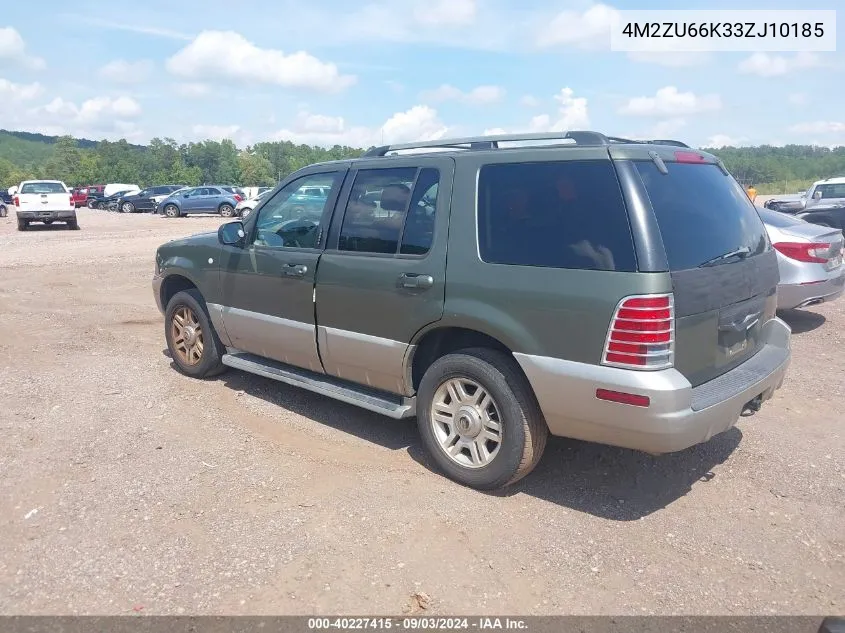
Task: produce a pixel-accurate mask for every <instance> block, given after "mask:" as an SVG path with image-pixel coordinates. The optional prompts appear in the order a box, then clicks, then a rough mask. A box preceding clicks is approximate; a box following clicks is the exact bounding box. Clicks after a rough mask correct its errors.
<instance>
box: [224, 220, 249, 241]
mask: <svg viewBox="0 0 845 633" xmlns="http://www.w3.org/2000/svg"><path fill="white" fill-rule="evenodd" d="M244 238H246V231H244V225H243V223H242V222H240V221H238V222H227V223H226V224H221V225H220V228H219V229H217V240H218V241H219V242H220V243H221V244H223V245H224V246H243V244H244Z"/></svg>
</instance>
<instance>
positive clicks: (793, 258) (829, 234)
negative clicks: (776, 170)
mask: <svg viewBox="0 0 845 633" xmlns="http://www.w3.org/2000/svg"><path fill="white" fill-rule="evenodd" d="M760 217H761V218H762V219H763V223H764V224H765V225H766V230H767V232H768V234H769V239H770V240H771V242H772V245H773V246H774V248H775V250H776V251H777V256H778V270H779V271H780V283H779V284H778V309H781V310H783V309H790V308H805V307H807V306H812V305H817V304H819V303H824V302H826V301H833V300H834V299H838V298H839V297H841V296H842V293H843V290H845V267H843V264H842V258H843V247H845V238H843V235H842V231H839V230H833V229H831V228H829V227H823V226H819V225H816V224H811V223H809V222H807V221H805V220H800V219H798V218H795V217H791V216H789V215H786V214H783V213H778V212H777V211H770V210H768V209H761V210H760Z"/></svg>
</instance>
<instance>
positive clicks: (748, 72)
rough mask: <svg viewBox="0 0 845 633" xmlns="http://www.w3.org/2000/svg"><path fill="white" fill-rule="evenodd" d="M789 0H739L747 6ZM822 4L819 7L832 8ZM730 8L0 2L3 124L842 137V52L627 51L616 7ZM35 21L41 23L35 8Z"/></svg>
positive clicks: (205, 131)
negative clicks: (619, 47) (617, 44)
mask: <svg viewBox="0 0 845 633" xmlns="http://www.w3.org/2000/svg"><path fill="white" fill-rule="evenodd" d="M800 4H802V3H796V2H793V3H791V4H790V3H787V2H782V1H781V0H762V1H761V0H746V1H745V2H744V3H743V7H742V8H744V9H795V8H799V9H800V8H801V7H800V6H798V5H800ZM837 4H838V0H837V1H836V2H834V1H833V0H817V1H815V2H814V3H813V5H812V8H813V9H835V8H836V5H837ZM731 7H732V3H731V1H730V0H708V2H706V3H703V2H700V1H697V0H690V2H689V3H679V2H674V3H673V2H660V1H657V0H639V1H638V2H636V3H635V2H632V0H626V1H625V3H624V7H623V4H622V2H621V0H619V2H618V3H617V4H604V3H597V2H590V1H589V0H583V1H582V0H545V1H540V0H359V1H356V2H346V1H342V0H311V1H310V2H304V1H303V0H296V1H294V0H239V1H238V2H232V1H231V0H179V1H178V2H174V1H173V0H144V1H143V2H138V1H136V0H110V1H105V0H76V1H75V2H73V3H67V2H60V1H58V0H31V1H30V2H28V3H22V2H17V3H7V6H6V7H4V9H3V11H2V12H0V128H5V129H12V130H25V131H32V132H41V133H44V134H51V135H53V134H72V135H75V136H78V137H85V138H90V139H102V138H108V139H118V138H126V139H127V140H129V141H131V142H136V143H146V142H148V141H149V140H150V139H151V138H153V137H161V138H164V137H170V138H174V139H176V140H177V141H179V142H188V141H196V140H202V139H206V138H211V139H221V138H231V139H233V140H234V141H235V142H236V143H237V144H238V146H241V147H243V146H245V145H249V144H253V143H256V142H260V141H267V140H291V141H294V142H298V143H309V144H316V145H324V146H331V145H335V144H341V145H351V146H355V147H367V146H370V145H377V144H381V143H397V142H406V141H415V140H430V139H437V138H443V137H454V136H470V135H479V134H485V133H488V134H489V133H518V132H531V131H536V132H547V131H557V130H569V129H590V130H597V131H601V132H604V133H606V134H608V135H614V136H626V137H637V138H675V139H678V140H683V141H685V142H687V143H689V144H690V145H694V146H699V147H702V146H704V147H721V146H725V145H759V144H773V145H784V144H789V143H812V144H818V145H826V146H835V145H845V108H843V107H842V104H843V103H845V53H843V51H845V47H844V46H843V39H845V36H843V35H842V34H841V33H842V32H843V31H845V29H839V30H838V31H837V52H820V53H806V52H805V53H780V52H767V51H758V52H744V53H738V52H737V53H735V52H720V53H677V52H675V53H625V52H618V51H613V50H611V46H610V24H611V22H612V20H613V18H614V16H615V15H617V13H616V12H617V11H618V10H619V9H622V8H624V9H676V8H701V9H704V8H706V9H726V8H731ZM35 15H37V19H34V16H35Z"/></svg>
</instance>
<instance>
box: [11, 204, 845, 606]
mask: <svg viewBox="0 0 845 633" xmlns="http://www.w3.org/2000/svg"><path fill="white" fill-rule="evenodd" d="M219 222H220V220H219V219H216V218H211V217H191V218H185V219H181V220H167V219H164V218H160V217H153V216H147V215H132V216H126V215H121V214H110V213H105V212H98V211H88V210H81V211H80V224H81V225H82V230H81V231H78V232H71V231H67V230H64V229H63V228H58V229H52V230H31V231H30V232H26V233H19V232H16V231H15V228H14V218H13V217H10V218H7V219H5V220H2V219H0V322H1V323H2V334H3V336H2V338H0V385H2V391H0V412H2V413H0V432H1V433H2V435H0V436H1V437H2V443H0V534H2V538H0V613H4V614H11V613H15V614H36V613H38V614H120V613H133V612H141V613H153V614H164V613H166V614H174V613H192V614H193V613H208V614H224V613H226V614H230V613H237V614H247V613H249V614H267V613H287V614H306V613H347V614H366V613H389V614H400V613H403V612H408V611H411V612H413V611H419V610H420V609H421V608H422V607H425V608H426V612H427V613H436V614H448V613H461V614H467V615H470V614H489V613H499V614H500V613H513V614H560V613H570V614H650V613H655V614H671V613H680V614H695V613H709V614H748V613H753V614H767V613H790V614H807V615H819V614H825V613H843V612H845V527H843V526H845V450H843V449H845V434H843V418H842V410H843V408H845V378H843V377H845V355H843V354H842V351H841V350H842V349H843V339H845V300H843V301H840V302H838V303H833V304H827V305H823V306H818V307H815V308H812V309H811V310H804V311H801V312H793V313H791V314H787V315H785V318H786V319H787V320H788V321H789V322H790V324H791V325H792V326H793V328H794V337H793V341H794V358H793V364H792V367H791V370H790V373H789V377H788V379H787V381H786V383H785V385H784V388H783V389H782V390H781V391H779V392H778V394H777V395H776V397H775V398H774V399H773V400H772V401H770V402H769V403H768V404H767V405H766V406H765V407H764V408H763V410H762V411H761V412H760V413H759V414H757V415H756V416H754V417H752V418H745V419H743V420H742V421H741V422H740V424H739V425H738V427H737V428H735V429H733V430H731V431H729V432H726V433H724V434H722V435H720V436H717V437H716V438H714V439H713V440H711V441H710V442H709V443H707V444H705V445H703V446H699V447H695V448H693V449H690V450H687V451H685V452H683V453H679V454H674V455H668V456H663V457H651V456H648V455H644V454H639V453H635V452H632V451H626V450H619V449H614V448H607V447H602V446H597V445H592V444H587V443H582V442H576V441H569V440H552V441H551V443H550V445H549V448H548V450H547V452H546V455H545V457H544V459H543V461H542V462H541V464H540V466H539V467H538V468H537V470H536V471H535V472H534V474H533V475H532V476H530V477H529V478H528V479H527V480H524V481H523V482H521V483H520V484H519V485H517V486H516V487H515V488H513V489H511V490H509V491H508V492H507V493H501V494H483V493H479V492H475V491H472V490H469V489H466V488H462V487H460V486H458V485H455V484H453V483H451V482H449V481H448V480H446V479H444V478H442V477H441V476H439V475H437V474H435V473H434V472H433V471H432V470H431V468H430V466H429V464H428V463H427V460H426V458H425V456H424V454H423V452H422V448H421V445H420V442H419V440H418V438H417V434H416V429H415V424H414V422H413V421H404V422H396V421H391V420H388V419H386V418H382V417H379V416H377V415H375V414H371V413H368V412H364V411H361V410H358V409H356V408H354V407H351V406H347V405H344V404H340V403H337V402H334V401H331V400H329V399H326V398H323V397H319V396H316V395H312V394H309V393H307V392H304V391H299V390H296V389H295V388H292V387H287V386H284V385H281V384H277V383H274V382H272V381H269V380H265V379H262V378H258V377H253V376H250V375H247V374H243V373H239V372H236V371H230V372H228V373H227V374H225V375H223V376H222V377H219V378H217V379H213V380H208V381H196V380H191V379H189V378H186V377H183V376H181V375H180V374H178V373H177V372H176V371H175V370H174V369H172V368H171V366H170V361H169V359H168V358H167V356H166V355H165V354H164V350H165V344H164V336H163V324H162V319H161V317H160V315H159V313H158V311H157V310H156V308H155V305H154V302H153V297H152V293H151V289H150V278H151V275H152V272H153V252H154V249H155V247H156V246H157V245H158V244H160V243H161V242H163V241H165V240H166V239H169V238H171V237H177V236H181V235H185V234H190V233H192V232H199V231H204V230H209V229H213V228H215V227H216V226H217V225H218V224H219Z"/></svg>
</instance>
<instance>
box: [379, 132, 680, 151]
mask: <svg viewBox="0 0 845 633" xmlns="http://www.w3.org/2000/svg"><path fill="white" fill-rule="evenodd" d="M555 140H558V141H574V143H575V144H576V145H584V146H602V145H612V144H616V143H624V144H649V143H651V144H659V145H674V146H676V147H689V145H687V144H686V143H682V142H681V141H671V140H665V139H664V140H654V141H635V140H632V139H627V138H620V137H618V136H605V135H604V134H602V133H601V132H590V131H586V130H583V131H582V130H572V131H569V132H530V133H529V132H526V133H523V134H495V135H491V136H468V137H465V138H447V139H439V140H436V141H418V142H416V143H399V144H395V145H381V146H379V147H371V148H370V149H368V150H367V151H366V152H365V153H364V154H363V157H364V158H369V157H374V156H386V155H387V154H388V153H389V152H396V151H402V150H408V149H461V150H488V149H498V148H499V143H513V142H521V141H555Z"/></svg>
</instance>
